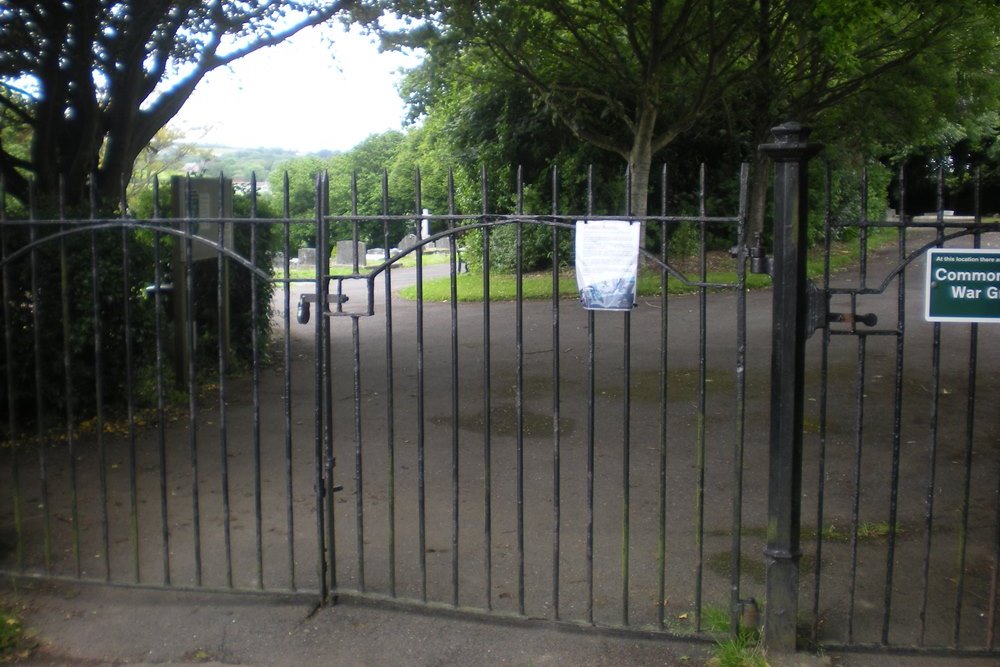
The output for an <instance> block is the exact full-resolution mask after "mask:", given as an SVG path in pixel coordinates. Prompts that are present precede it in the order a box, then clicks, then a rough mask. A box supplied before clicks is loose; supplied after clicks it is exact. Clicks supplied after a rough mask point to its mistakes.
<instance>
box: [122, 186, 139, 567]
mask: <svg viewBox="0 0 1000 667" xmlns="http://www.w3.org/2000/svg"><path fill="white" fill-rule="evenodd" d="M119 186H120V188H121V217H122V220H125V219H126V216H127V214H128V202H127V201H126V200H125V179H124V177H123V178H122V179H121V181H120V184H119ZM130 245H131V243H130V240H129V229H128V227H127V226H125V225H124V224H123V226H122V310H123V318H124V320H125V406H126V407H125V410H126V413H125V414H126V419H127V420H128V489H129V528H130V531H129V532H130V536H131V546H132V580H133V581H134V582H136V583H138V582H139V580H140V578H141V571H140V569H139V488H138V480H137V472H136V467H137V465H138V464H137V461H136V433H135V395H134V391H133V387H134V385H135V381H134V378H135V372H134V368H133V366H132V362H133V347H132V298H131V297H132V277H131V270H130V267H129V263H130V261H131V258H130V254H131V249H130Z"/></svg>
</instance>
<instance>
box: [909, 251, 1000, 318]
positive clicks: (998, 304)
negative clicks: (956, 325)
mask: <svg viewBox="0 0 1000 667" xmlns="http://www.w3.org/2000/svg"><path fill="white" fill-rule="evenodd" d="M924 302H925V306H926V310H925V316H926V318H927V321H929V322H1000V250H978V249H969V248H933V249H931V250H930V251H928V253H927V291H926V295H925V299H924Z"/></svg>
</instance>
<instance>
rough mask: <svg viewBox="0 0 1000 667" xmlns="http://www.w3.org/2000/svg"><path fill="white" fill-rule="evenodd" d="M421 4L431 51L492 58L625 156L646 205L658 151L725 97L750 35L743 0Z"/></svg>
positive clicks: (585, 134)
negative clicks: (729, 0)
mask: <svg viewBox="0 0 1000 667" xmlns="http://www.w3.org/2000/svg"><path fill="white" fill-rule="evenodd" d="M422 10H423V13H424V15H425V16H426V17H428V18H429V19H430V20H431V23H430V27H431V29H430V30H428V29H427V28H423V29H421V30H418V31H416V32H414V33H413V37H414V38H415V40H416V42H417V43H418V44H420V45H422V46H425V47H427V48H428V49H429V53H430V59H431V60H433V59H435V58H449V57H455V56H456V55H458V54H463V53H464V54H472V55H473V57H475V58H479V59H483V60H491V59H492V60H495V61H496V62H498V63H500V64H501V65H502V66H503V67H504V68H505V69H506V70H507V71H509V72H511V73H513V74H515V75H516V76H518V77H519V78H521V79H522V80H523V81H525V82H527V83H528V84H529V85H530V86H531V88H532V89H533V91H534V93H535V95H536V96H537V98H538V99H539V100H540V101H541V102H542V103H543V104H544V105H545V106H546V108H547V109H548V110H549V111H550V112H551V113H552V114H553V115H554V116H555V117H556V118H558V119H559V120H560V121H561V122H562V123H564V124H565V125H566V126H567V127H568V128H569V129H570V130H571V131H572V132H573V133H574V134H575V135H576V136H577V137H578V138H579V139H581V140H583V141H585V142H587V143H589V144H592V145H594V146H597V147H599V148H602V149H604V150H608V151H611V152H612V153H615V154H617V155H619V156H621V158H623V159H624V160H625V161H626V163H627V164H628V166H629V170H630V173H631V177H632V195H631V208H632V213H633V214H634V215H637V216H644V215H645V213H646V192H647V189H648V184H649V172H650V166H651V164H652V158H653V155H654V154H655V153H657V152H658V151H660V150H662V149H663V148H664V147H666V146H667V145H669V144H670V142H672V141H673V140H674V139H675V138H676V137H677V136H678V135H679V134H681V133H682V132H685V131H687V130H688V129H690V128H691V127H692V125H693V124H694V123H695V122H697V120H698V119H699V118H700V117H702V116H703V115H704V113H705V111H706V109H708V108H709V107H710V106H711V105H713V104H717V103H718V100H719V99H720V98H721V97H723V96H724V95H725V94H726V91H727V89H729V88H730V87H731V86H732V85H733V84H734V83H735V81H736V80H737V79H738V77H739V75H740V72H741V71H742V70H743V69H744V66H743V63H744V61H745V60H746V59H747V58H748V56H749V53H750V46H751V42H750V41H748V39H747V35H746V33H745V30H744V29H743V28H744V25H745V24H746V22H747V20H748V18H749V16H750V14H749V11H750V8H749V5H748V3H745V2H739V3H715V2H711V1H708V0H679V1H678V0H649V1H647V2H636V1H630V2H620V1H617V0H595V1H591V2H573V1H569V0H526V1H524V2H518V3H510V2H502V1H500V0H464V1H460V2H441V3H438V2H433V1H432V2H430V3H427V4H425V5H424V6H423V8H422ZM484 71H488V68H487V69H484Z"/></svg>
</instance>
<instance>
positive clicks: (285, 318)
mask: <svg viewBox="0 0 1000 667" xmlns="http://www.w3.org/2000/svg"><path fill="white" fill-rule="evenodd" d="M288 189H289V188H288V172H287V171H286V172H285V173H284V174H282V178H281V208H282V210H281V217H282V231H283V232H284V234H283V235H284V238H283V239H282V240H283V242H284V245H283V250H284V252H283V253H282V255H283V257H284V261H283V264H284V266H283V267H282V269H283V275H284V278H285V280H284V283H283V290H282V291H283V297H284V301H285V303H284V306H285V308H284V313H283V314H282V326H283V327H284V344H285V394H284V396H285V494H286V497H285V524H286V525H287V530H288V583H289V588H291V589H292V590H293V591H294V590H296V589H297V583H296V581H295V485H294V476H293V474H292V472H293V470H294V467H293V464H294V458H293V454H294V449H293V447H292V423H293V422H292V283H291V258H290V257H289V255H290V254H291V251H292V243H291V227H292V223H291V220H290V217H291V211H290V206H289V192H288ZM316 310H317V317H318V316H319V312H318V311H319V308H318V306H317V309H316Z"/></svg>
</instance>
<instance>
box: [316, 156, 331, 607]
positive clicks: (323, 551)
mask: <svg viewBox="0 0 1000 667" xmlns="http://www.w3.org/2000/svg"><path fill="white" fill-rule="evenodd" d="M322 198H323V176H322V175H318V176H317V177H316V211H315V215H316V276H315V278H316V281H315V283H314V284H313V288H314V292H313V293H314V294H315V296H316V311H317V312H316V320H315V325H314V331H313V337H314V339H313V342H314V344H315V349H314V350H313V354H314V355H315V358H314V360H313V361H314V370H313V373H314V381H315V387H314V389H315V397H314V398H315V403H314V405H313V420H314V426H315V436H314V440H313V445H314V451H313V455H314V459H313V465H314V466H315V469H314V478H313V491H314V492H315V494H316V546H317V549H318V557H317V560H316V567H317V573H316V574H317V577H318V579H319V582H318V583H319V599H320V602H321V603H325V602H327V597H328V596H329V594H330V589H329V588H328V582H327V548H326V518H325V515H324V513H325V511H326V505H325V500H324V496H325V495H326V493H327V490H326V477H325V475H324V469H325V461H324V458H323V443H324V432H325V429H324V419H323V414H324V411H323V396H324V382H323V357H324V350H323V347H324V345H323V342H324V341H323V330H324V322H325V321H326V313H325V310H324V308H323V301H324V299H325V292H324V289H323V274H324V271H323V264H324V255H323V252H324V246H325V240H324V239H325V237H326V229H325V226H324V220H323V202H322ZM330 548H331V549H333V545H332V544H331V545H330ZM329 568H330V569H331V570H334V569H336V562H335V561H334V559H333V558H332V557H331V558H330V559H329Z"/></svg>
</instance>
